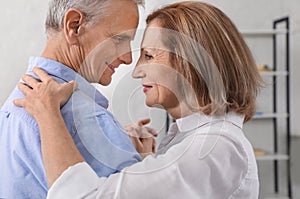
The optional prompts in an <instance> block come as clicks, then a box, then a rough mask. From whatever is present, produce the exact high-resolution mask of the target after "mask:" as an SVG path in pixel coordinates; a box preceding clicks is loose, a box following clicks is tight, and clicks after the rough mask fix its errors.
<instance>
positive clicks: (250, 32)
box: [240, 29, 288, 36]
mask: <svg viewBox="0 0 300 199" xmlns="http://www.w3.org/2000/svg"><path fill="white" fill-rule="evenodd" d="M287 32H288V31H287V30H286V29H282V30H273V29H260V30H253V29H244V30H241V31H240V33H241V34H242V35H244V36H273V35H275V34H286V33H287Z"/></svg>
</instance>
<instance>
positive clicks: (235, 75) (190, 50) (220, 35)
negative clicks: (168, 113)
mask: <svg viewBox="0 0 300 199" xmlns="http://www.w3.org/2000/svg"><path fill="white" fill-rule="evenodd" d="M154 20H155V21H156V22H157V23H158V24H159V25H160V27H162V28H164V29H168V30H173V31H176V32H178V33H180V34H182V35H185V36H187V37H189V38H191V40H193V41H195V42H197V44H198V45H199V46H201V48H202V49H203V50H204V51H205V52H206V55H208V56H209V57H210V59H211V60H212V62H214V65H215V66H216V68H217V71H218V75H215V76H213V75H212V74H211V73H212V72H213V70H212V66H211V65H210V64H203V63H207V62H203V59H202V61H196V63H195V61H190V60H189V59H190V58H192V59H193V60H195V59H196V60H201V59H198V58H197V57H201V56H203V53H201V52H200V51H201V50H200V49H199V48H194V47H193V46H192V45H187V44H186V41H184V39H182V37H172V36H169V37H166V38H163V42H164V45H166V46H167V48H169V50H170V52H171V53H170V62H171V64H172V65H173V67H174V69H175V70H177V71H178V72H179V73H180V74H181V75H183V76H184V78H185V79H186V81H188V82H189V84H191V87H192V88H193V91H194V92H195V95H196V97H197V99H198V105H199V106H200V109H201V111H202V112H204V113H205V114H212V113H213V112H214V110H213V107H212V106H213V101H214V100H215V99H214V96H215V95H212V93H211V92H215V94H216V92H219V90H218V89H219V87H218V84H215V83H214V82H216V81H219V82H221V84H222V90H223V91H220V92H224V95H223V96H222V100H223V104H224V105H225V112H229V111H235V112H237V113H240V114H243V115H245V122H246V121H248V120H250V119H251V117H252V116H253V114H254V113H255V104H256V96H257V94H258V92H259V89H260V87H261V85H262V79H261V77H260V75H259V73H258V70H257V67H256V64H255V61H254V59H253V57H252V54H251V52H250V50H249V48H248V46H247V45H246V43H245V41H244V39H243V38H242V36H241V34H240V33H239V31H238V30H237V28H236V27H235V25H234V24H233V23H232V22H231V20H230V19H229V18H228V17H227V16H226V15H225V14H224V13H223V12H222V11H220V10H219V9H217V8H216V7H214V6H212V5H209V4H207V3H202V2H191V1H190V2H181V3H175V4H172V5H169V6H166V7H164V8H161V9H159V10H157V11H155V12H153V13H152V14H151V15H149V16H148V18H147V24H149V23H151V22H152V21H154ZM182 55H186V57H188V59H184V58H183V56H182ZM203 65H205V66H203ZM207 79H208V80H207ZM208 83H209V84H215V86H214V87H212V89H210V88H209V87H210V85H208ZM217 112H218V110H217Z"/></svg>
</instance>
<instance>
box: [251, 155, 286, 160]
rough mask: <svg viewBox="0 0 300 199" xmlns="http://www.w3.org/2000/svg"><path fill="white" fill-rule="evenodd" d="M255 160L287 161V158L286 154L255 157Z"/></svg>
mask: <svg viewBox="0 0 300 199" xmlns="http://www.w3.org/2000/svg"><path fill="white" fill-rule="evenodd" d="M255 158H256V160H288V159H289V156H288V155H286V154H266V155H258V156H255Z"/></svg>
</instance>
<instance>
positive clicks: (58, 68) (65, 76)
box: [27, 57, 108, 109]
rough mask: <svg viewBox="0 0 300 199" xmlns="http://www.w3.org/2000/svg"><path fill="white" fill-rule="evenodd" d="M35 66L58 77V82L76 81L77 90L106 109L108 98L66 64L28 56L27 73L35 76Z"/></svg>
mask: <svg viewBox="0 0 300 199" xmlns="http://www.w3.org/2000/svg"><path fill="white" fill-rule="evenodd" d="M35 66H38V67H40V68H42V69H43V70H45V71H46V72H47V73H48V74H49V75H51V76H53V77H56V78H58V80H60V82H69V81H71V80H74V81H76V82H77V84H78V89H79V90H81V91H82V92H83V93H85V94H86V95H87V96H89V97H90V98H92V99H94V100H95V102H96V103H97V104H99V105H100V106H102V107H103V108H106V109H107V107H108V100H107V99H106V98H105V97H104V96H103V95H102V94H101V93H100V92H99V91H98V90H97V89H96V88H95V87H94V86H92V85H91V84H90V83H89V82H88V81H87V80H86V79H84V78H83V77H82V76H81V75H79V74H78V73H76V72H75V71H74V70H72V69H71V68H69V67H68V66H66V65H64V64H62V63H60V62H57V61H54V60H51V59H46V58H42V57H30V59H29V67H28V69H27V73H28V74H30V75H33V76H35V75H34V74H33V72H32V69H33V67H35ZM35 77H36V76H35Z"/></svg>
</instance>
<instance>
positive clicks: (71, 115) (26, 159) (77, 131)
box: [0, 57, 141, 199]
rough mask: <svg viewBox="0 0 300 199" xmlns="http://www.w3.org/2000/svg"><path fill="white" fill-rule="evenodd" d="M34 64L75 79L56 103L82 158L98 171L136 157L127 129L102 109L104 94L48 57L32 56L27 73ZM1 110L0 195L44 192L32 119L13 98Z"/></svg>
mask: <svg viewBox="0 0 300 199" xmlns="http://www.w3.org/2000/svg"><path fill="white" fill-rule="evenodd" d="M34 66H39V67H41V68H42V69H44V70H45V71H46V72H47V73H49V74H50V75H51V76H52V77H54V78H55V79H56V80H57V81H59V82H68V81H71V80H75V81H76V82H77V83H78V89H77V90H76V91H75V92H74V93H73V95H72V97H71V98H70V100H69V101H68V102H67V103H66V105H64V106H63V107H62V108H61V113H62V115H63V118H64V120H65V123H66V126H67V128H68V130H69V132H70V134H71V136H72V138H73V140H74V142H75V144H76V146H77V148H78V149H79V151H80V152H81V154H82V156H83V157H84V159H85V160H86V162H87V163H88V164H89V165H90V166H91V167H92V168H93V169H94V170H95V172H96V173H97V174H98V175H99V176H100V177H101V176H102V177H104V176H109V175H110V174H112V173H116V172H119V171H120V170H122V169H123V168H124V167H127V166H130V165H132V164H134V163H137V162H139V161H141V158H140V156H139V154H138V153H137V152H136V150H135V148H134V146H133V145H132V143H131V141H130V139H129V137H128V135H127V133H126V132H125V130H124V129H123V128H122V127H121V125H120V124H119V123H118V121H116V119H115V118H114V117H113V115H112V114H111V113H110V112H108V111H107V110H106V109H107V107H108V101H107V99H106V98H105V97H104V96H103V95H102V94H101V93H100V92H99V91H98V90H97V89H95V88H94V87H93V86H92V85H90V84H89V83H88V82H87V81H86V80H85V79H84V78H83V77H81V76H80V75H79V74H78V73H76V72H75V71H73V70H72V69H70V68H69V67H67V66H65V65H63V64H61V63H58V62H56V61H53V60H49V59H45V58H39V57H32V58H30V61H29V68H28V71H27V73H28V74H31V75H33V73H32V68H33V67H34ZM23 97H24V95H23V94H22V93H21V92H20V91H19V90H18V88H17V87H16V88H15V89H14V90H13V92H12V93H11V95H10V96H9V98H8V99H7V101H6V102H5V103H4V105H3V107H2V108H1V110H0V198H5V199H11V198H13V199H18V198H22V199H24V198H30V199H35V198H37V199H41V198H46V195H47V191H48V185H47V180H46V175H45V168H44V166H43V159H42V154H41V143H40V134H39V128H38V125H37V123H36V121H35V120H34V119H33V118H32V117H31V116H30V115H29V114H28V113H27V112H26V111H25V110H24V109H23V108H20V107H16V106H14V105H13V100H14V99H16V98H23Z"/></svg>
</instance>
